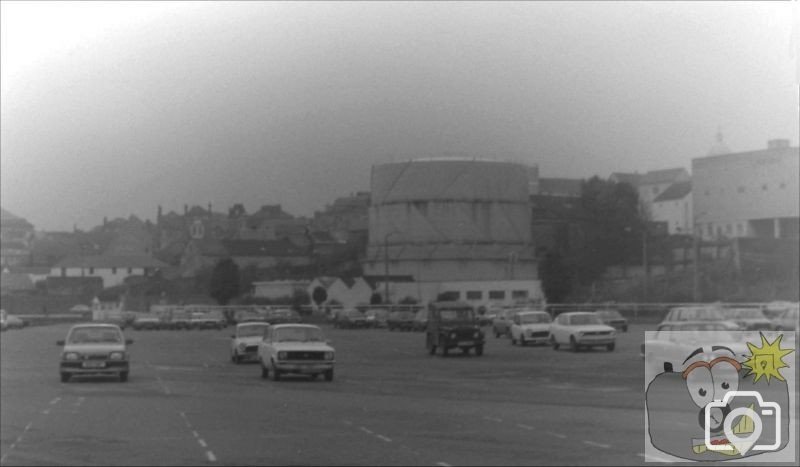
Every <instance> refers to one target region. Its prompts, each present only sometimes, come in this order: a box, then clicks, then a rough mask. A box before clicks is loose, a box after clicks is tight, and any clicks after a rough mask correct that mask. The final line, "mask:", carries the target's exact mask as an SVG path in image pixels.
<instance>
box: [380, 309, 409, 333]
mask: <svg viewBox="0 0 800 467" xmlns="http://www.w3.org/2000/svg"><path fill="white" fill-rule="evenodd" d="M386 327H387V328H389V330H390V331H394V330H395V329H397V330H400V331H411V330H412V329H413V328H414V312H413V311H392V312H391V313H389V317H388V318H387V320H386Z"/></svg>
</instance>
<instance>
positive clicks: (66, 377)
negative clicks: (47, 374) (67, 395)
mask: <svg viewBox="0 0 800 467" xmlns="http://www.w3.org/2000/svg"><path fill="white" fill-rule="evenodd" d="M61 382H62V383H68V382H69V373H61Z"/></svg>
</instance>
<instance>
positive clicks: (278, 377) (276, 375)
mask: <svg viewBox="0 0 800 467" xmlns="http://www.w3.org/2000/svg"><path fill="white" fill-rule="evenodd" d="M271 373H272V381H280V380H281V374H280V373H279V372H278V369H277V368H275V362H272V371H271Z"/></svg>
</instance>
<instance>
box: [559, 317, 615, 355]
mask: <svg viewBox="0 0 800 467" xmlns="http://www.w3.org/2000/svg"><path fill="white" fill-rule="evenodd" d="M550 343H551V344H552V345H553V349H555V350H558V348H559V346H561V345H567V344H569V346H570V349H571V350H572V351H573V352H577V351H578V350H579V349H580V348H581V347H595V346H603V347H605V348H606V349H608V351H609V352H610V351H613V350H614V346H615V345H616V330H615V329H614V328H612V327H611V326H608V325H606V324H603V322H602V321H601V320H600V317H599V316H597V314H595V313H594V312H590V311H575V312H568V313H561V314H560V315H558V316H556V319H555V320H553V323H552V324H551V325H550Z"/></svg>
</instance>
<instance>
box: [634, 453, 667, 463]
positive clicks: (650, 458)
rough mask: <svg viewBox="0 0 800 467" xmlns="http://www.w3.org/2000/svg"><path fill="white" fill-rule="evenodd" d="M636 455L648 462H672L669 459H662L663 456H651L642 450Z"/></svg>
mask: <svg viewBox="0 0 800 467" xmlns="http://www.w3.org/2000/svg"><path fill="white" fill-rule="evenodd" d="M637 456H639V457H641V458H643V459H644V460H646V461H649V462H668V463H672V462H674V461H671V460H669V459H664V458H663V457H658V456H651V455H650V454H645V453H643V452H640V453H639V454H637Z"/></svg>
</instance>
